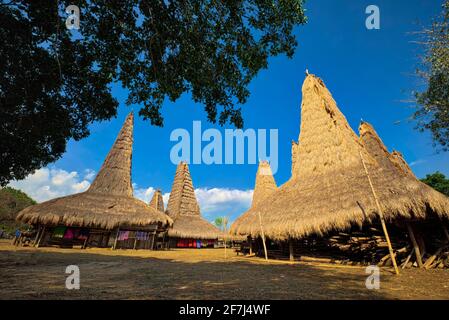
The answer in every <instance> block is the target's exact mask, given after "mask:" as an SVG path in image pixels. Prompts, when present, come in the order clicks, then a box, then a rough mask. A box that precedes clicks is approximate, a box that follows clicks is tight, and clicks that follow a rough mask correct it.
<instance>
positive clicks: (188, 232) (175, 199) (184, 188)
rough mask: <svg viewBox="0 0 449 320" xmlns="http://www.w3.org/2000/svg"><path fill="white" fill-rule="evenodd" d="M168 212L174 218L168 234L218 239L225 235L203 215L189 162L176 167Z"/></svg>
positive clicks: (190, 237)
mask: <svg viewBox="0 0 449 320" xmlns="http://www.w3.org/2000/svg"><path fill="white" fill-rule="evenodd" d="M167 214H168V215H169V216H170V217H171V218H172V219H173V221H174V223H173V228H171V229H169V231H168V235H169V236H171V237H174V238H189V239H218V238H223V237H225V235H224V233H223V232H221V231H220V230H218V228H217V227H215V226H214V225H212V224H211V223H210V222H208V221H206V220H204V219H203V218H202V217H201V213H200V207H199V205H198V202H197V200H196V196H195V191H194V188H193V183H192V178H191V176H190V171H189V167H188V165H187V163H185V162H181V163H179V165H178V167H177V168H176V174H175V179H174V181H173V186H172V190H171V193H170V198H169V200H168V204H167Z"/></svg>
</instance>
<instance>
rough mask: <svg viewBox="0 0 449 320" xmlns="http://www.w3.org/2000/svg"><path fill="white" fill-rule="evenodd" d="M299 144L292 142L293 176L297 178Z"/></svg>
mask: <svg viewBox="0 0 449 320" xmlns="http://www.w3.org/2000/svg"><path fill="white" fill-rule="evenodd" d="M298 149H299V144H298V142H295V141H292V176H295V175H296V173H297V172H298V166H299V159H298Z"/></svg>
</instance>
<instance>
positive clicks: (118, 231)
mask: <svg viewBox="0 0 449 320" xmlns="http://www.w3.org/2000/svg"><path fill="white" fill-rule="evenodd" d="M119 233H120V227H119V228H117V233H116V235H115V240H114V245H113V246H112V250H115V248H116V246H117V239H118V235H119Z"/></svg>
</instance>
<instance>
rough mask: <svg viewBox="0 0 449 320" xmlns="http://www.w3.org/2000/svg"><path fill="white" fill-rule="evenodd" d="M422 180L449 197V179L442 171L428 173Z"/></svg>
mask: <svg viewBox="0 0 449 320" xmlns="http://www.w3.org/2000/svg"><path fill="white" fill-rule="evenodd" d="M421 181H422V182H424V183H425V184H428V185H429V186H431V187H432V188H434V189H435V190H437V191H439V192H441V193H443V194H445V195H447V196H448V197H449V179H447V178H446V176H445V175H444V174H442V173H441V172H438V171H437V172H435V173H432V174H428V175H426V177H425V178H424V179H421Z"/></svg>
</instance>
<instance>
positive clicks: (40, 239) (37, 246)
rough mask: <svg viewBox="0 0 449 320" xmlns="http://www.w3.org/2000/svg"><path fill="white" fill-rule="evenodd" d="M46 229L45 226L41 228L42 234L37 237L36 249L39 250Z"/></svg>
mask: <svg viewBox="0 0 449 320" xmlns="http://www.w3.org/2000/svg"><path fill="white" fill-rule="evenodd" d="M46 228H47V227H46V226H44V227H43V228H42V232H41V235H40V236H39V240H38V241H37V244H36V248H39V246H40V244H41V241H42V238H43V237H44V236H45V231H46Z"/></svg>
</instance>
